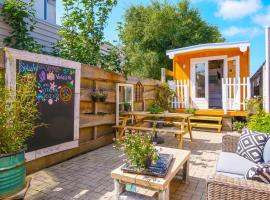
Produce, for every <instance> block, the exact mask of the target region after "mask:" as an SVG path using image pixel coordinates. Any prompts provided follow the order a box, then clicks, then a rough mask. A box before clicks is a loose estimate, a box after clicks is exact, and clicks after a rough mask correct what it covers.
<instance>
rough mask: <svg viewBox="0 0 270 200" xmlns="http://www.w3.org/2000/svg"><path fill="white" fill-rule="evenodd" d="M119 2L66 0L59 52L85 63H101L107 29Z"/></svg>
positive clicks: (58, 46) (64, 56) (60, 54)
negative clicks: (111, 15) (106, 26)
mask: <svg viewBox="0 0 270 200" xmlns="http://www.w3.org/2000/svg"><path fill="white" fill-rule="evenodd" d="M116 3H117V1H116V0H95V1H86V0H63V7H64V10H65V13H64V16H63V18H62V26H61V29H60V31H59V35H60V40H59V42H58V44H57V45H56V47H55V53H56V55H59V56H61V57H63V58H67V59H70V60H74V61H78V62H81V63H84V64H92V65H97V64H99V62H100V45H101V44H102V41H103V38H104V34H103V30H104V27H105V25H106V21H107V18H108V15H109V13H110V12H111V10H112V8H113V7H114V6H115V5H116Z"/></svg>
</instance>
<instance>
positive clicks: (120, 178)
mask: <svg viewBox="0 0 270 200" xmlns="http://www.w3.org/2000/svg"><path fill="white" fill-rule="evenodd" d="M158 148H159V149H160V152H161V153H166V154H172V155H173V161H172V163H171V166H170V168H169V170H168V174H167V176H166V177H164V178H158V177H153V176H146V175H138V174H131V173H124V172H123V171H122V170H121V167H122V166H120V167H118V168H117V169H115V170H113V171H112V172H111V176H112V178H113V179H114V187H115V199H116V200H120V199H121V194H123V193H124V192H125V185H126V184H134V185H137V186H141V187H144V188H147V189H152V190H155V191H157V192H158V199H159V200H169V199H170V198H169V195H170V188H169V187H170V182H171V180H172V179H173V178H174V177H175V176H177V175H178V173H179V171H180V170H181V168H183V181H184V182H188V176H189V158H190V151H186V150H181V149H172V148H165V147H158Z"/></svg>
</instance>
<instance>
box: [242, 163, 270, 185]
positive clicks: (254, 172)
mask: <svg viewBox="0 0 270 200" xmlns="http://www.w3.org/2000/svg"><path fill="white" fill-rule="evenodd" d="M245 178H246V179H247V180H254V181H259V182H263V183H268V184H269V183H270V163H264V164H258V165H256V166H255V167H251V168H250V169H249V170H248V172H247V173H246V175H245Z"/></svg>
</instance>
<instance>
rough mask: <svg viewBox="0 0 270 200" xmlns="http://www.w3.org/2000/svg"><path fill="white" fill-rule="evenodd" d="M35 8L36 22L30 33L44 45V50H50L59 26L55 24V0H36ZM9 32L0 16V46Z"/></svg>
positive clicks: (56, 37) (55, 40) (56, 38)
mask: <svg viewBox="0 0 270 200" xmlns="http://www.w3.org/2000/svg"><path fill="white" fill-rule="evenodd" d="M25 1H28V0H25ZM0 4H1V0H0ZM45 6H46V8H45ZM35 10H36V17H37V24H36V27H35V30H34V31H33V32H32V33H31V35H32V36H33V37H34V38H35V40H36V41H37V42H38V43H39V44H41V45H43V46H44V50H45V51H48V52H51V51H52V47H53V45H54V44H55V43H56V42H57V40H58V39H59V35H58V30H59V26H58V25H56V0H36V4H35ZM0 11H1V10H0ZM10 32H11V28H10V27H9V26H8V25H7V24H5V23H4V22H3V20H2V19H1V18H0V46H3V40H4V38H5V37H6V36H8V35H9V34H10Z"/></svg>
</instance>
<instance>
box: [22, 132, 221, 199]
mask: <svg viewBox="0 0 270 200" xmlns="http://www.w3.org/2000/svg"><path fill="white" fill-rule="evenodd" d="M160 136H161V137H164V139H165V143H164V144H162V146H164V147H171V148H176V145H177V141H176V139H175V137H174V136H173V135H169V134H167V135H165V134H160ZM193 137H194V139H193V141H190V140H189V136H188V135H185V136H184V149H187V150H190V151H191V158H190V181H189V183H187V184H185V183H181V182H179V181H178V180H173V181H172V183H171V185H170V193H171V194H170V195H171V196H170V197H171V198H170V199H171V200H203V199H205V194H204V193H205V179H206V178H207V177H208V176H210V175H212V174H213V173H214V172H215V165H216V160H217V157H218V155H219V153H220V151H221V134H218V133H213V132H200V131H193ZM122 162H123V157H122V154H121V153H119V152H117V151H115V150H114V149H113V146H112V145H108V146H106V147H103V148H100V149H97V150H95V151H92V152H89V153H86V154H84V155H81V156H78V157H76V158H73V159H70V160H68V161H65V162H63V163H60V164H58V165H55V166H52V167H50V168H47V169H44V170H41V171H39V172H37V173H34V174H32V175H31V177H32V182H31V187H30V189H29V192H28V193H27V195H26V198H25V199H26V200H36V199H37V200H41V199H46V200H51V199H54V200H69V199H72V200H74V199H79V200H111V199H114V196H113V194H114V193H113V189H114V184H113V180H112V178H111V176H110V172H111V171H112V170H113V169H114V168H116V167H118V166H119V165H121V163H122ZM86 191H87V192H86ZM143 192H144V194H151V191H150V190H144V191H143Z"/></svg>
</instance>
